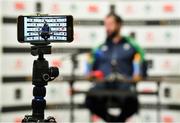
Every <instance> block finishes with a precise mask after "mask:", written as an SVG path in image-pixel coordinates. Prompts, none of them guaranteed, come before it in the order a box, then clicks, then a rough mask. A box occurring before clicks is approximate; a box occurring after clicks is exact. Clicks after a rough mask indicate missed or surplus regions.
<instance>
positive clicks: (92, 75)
mask: <svg viewBox="0 0 180 123" xmlns="http://www.w3.org/2000/svg"><path fill="white" fill-rule="evenodd" d="M90 78H91V79H95V80H103V79H104V73H103V72H102V71H100V70H95V71H92V72H90Z"/></svg>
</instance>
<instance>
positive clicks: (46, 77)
mask: <svg viewBox="0 0 180 123" xmlns="http://www.w3.org/2000/svg"><path fill="white" fill-rule="evenodd" d="M49 78H50V76H49V74H44V75H43V79H44V81H46V82H47V81H48V80H49Z"/></svg>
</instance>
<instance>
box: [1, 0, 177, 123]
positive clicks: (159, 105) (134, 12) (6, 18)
mask: <svg viewBox="0 0 180 123" xmlns="http://www.w3.org/2000/svg"><path fill="white" fill-rule="evenodd" d="M110 11H115V12H116V13H117V14H118V15H120V16H121V17H122V18H123V20H124V27H123V30H122V33H123V35H133V36H134V37H135V39H136V40H137V41H138V43H139V44H140V46H141V47H143V48H144V50H145V51H146V60H147V61H148V76H149V80H148V81H147V80H146V81H141V82H139V83H138V84H137V91H138V92H139V95H138V98H139V100H140V105H141V108H140V111H139V113H138V114H136V115H134V116H133V117H131V118H130V119H129V120H128V121H127V122H129V123H134V122H163V123H174V122H180V117H179V116H180V83H179V82H180V77H179V75H180V1H179V0H0V18H1V19H0V49H1V53H0V63H1V71H0V77H1V81H0V98H1V99H0V108H1V110H0V111H1V112H0V122H13V123H17V122H19V121H21V119H22V118H23V117H24V115H25V114H30V113H31V107H30V105H31V99H32V98H33V97H32V87H33V86H32V83H31V74H32V64H33V60H34V59H35V58H36V57H34V56H31V54H30V49H29V48H30V45H29V44H20V43H18V41H17V26H16V18H17V16H18V15H33V14H35V13H37V12H40V13H48V14H58V15H59V14H62V15H66V14H70V15H73V16H74V19H75V22H74V24H75V27H74V29H75V40H74V42H72V43H70V44H63V43H59V44H52V46H53V53H52V54H51V55H46V58H47V59H48V61H49V62H50V64H51V65H52V66H57V67H59V70H60V77H59V78H57V79H56V80H55V81H53V82H50V83H49V85H48V86H47V96H46V100H47V109H46V115H47V116H49V115H51V116H54V117H56V119H57V121H58V122H94V123H103V121H102V120H101V119H100V118H98V117H97V116H94V115H91V114H90V112H89V111H88V110H87V109H86V108H85V106H84V99H85V94H84V93H77V94H73V95H72V93H71V88H70V84H69V81H70V79H69V78H71V72H72V67H73V63H72V60H71V58H72V56H74V55H75V56H77V61H78V63H77V69H76V72H75V74H76V75H77V79H78V80H77V81H75V82H74V84H73V88H74V89H75V90H77V91H87V90H88V89H89V88H90V87H91V86H92V83H90V82H89V81H87V80H85V79H84V80H83V79H81V77H82V78H83V75H85V74H86V73H87V57H88V55H87V52H89V51H91V48H93V47H95V46H97V45H98V44H101V43H102V42H104V40H105V38H106V37H105V30H104V27H103V19H104V17H105V16H106V15H107V14H108V13H109V12H110Z"/></svg>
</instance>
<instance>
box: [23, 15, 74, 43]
mask: <svg viewBox="0 0 180 123" xmlns="http://www.w3.org/2000/svg"><path fill="white" fill-rule="evenodd" d="M69 17H70V16H23V21H24V22H23V24H24V25H23V26H21V27H23V29H22V32H23V33H22V34H23V37H24V38H23V39H24V40H23V42H29V43H32V42H33V43H36V42H43V41H49V42H59V41H62V42H67V41H68V40H69V39H70V38H69V37H73V27H72V25H73V24H72V23H73V22H72V19H71V20H69V19H68V18H69ZM69 42H70V41H69Z"/></svg>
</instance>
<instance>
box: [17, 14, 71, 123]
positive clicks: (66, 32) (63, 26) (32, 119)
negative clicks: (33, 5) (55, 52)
mask: <svg viewBox="0 0 180 123" xmlns="http://www.w3.org/2000/svg"><path fill="white" fill-rule="evenodd" d="M17 25H18V41H19V42H20V43H30V44H31V45H33V46H31V55H33V56H38V58H37V59H36V60H34V63H33V73H32V84H33V85H34V88H33V96H34V98H33V99H32V103H31V107H32V115H25V117H24V119H23V120H22V123H41V122H42V123H44V122H49V123H56V120H55V118H54V117H52V116H50V117H47V118H45V115H44V110H45V108H46V100H45V99H44V97H45V96H46V87H45V86H47V85H48V82H49V81H52V80H54V79H55V78H56V77H57V76H58V75H59V70H58V68H57V67H50V66H49V63H48V61H47V60H46V59H45V58H44V55H45V54H51V46H50V45H49V44H50V43H52V42H56V43H61V42H72V41H73V17H72V16H69V15H68V16H65V15H62V16H57V15H56V16H55V15H50V16H48V15H40V14H38V15H37V16H19V17H18V23H17Z"/></svg>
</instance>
